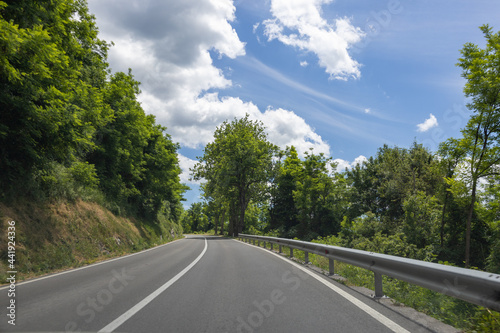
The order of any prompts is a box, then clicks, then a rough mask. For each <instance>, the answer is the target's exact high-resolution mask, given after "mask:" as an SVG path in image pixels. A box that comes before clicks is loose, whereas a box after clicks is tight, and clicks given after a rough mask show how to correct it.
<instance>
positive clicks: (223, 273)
mask: <svg viewBox="0 0 500 333" xmlns="http://www.w3.org/2000/svg"><path fill="white" fill-rule="evenodd" d="M6 293H7V289H6V288H5V287H4V288H2V289H0V294H1V295H2V297H1V300H0V306H1V309H2V311H1V317H0V332H244V333H252V332H356V333H358V332H405V331H407V332H429V330H427V329H426V328H424V327H422V326H420V325H419V324H416V323H414V322H413V321H411V320H409V319H407V318H405V317H403V316H401V315H400V314H398V313H395V312H393V311H392V310H390V309H388V308H386V307H385V306H383V305H381V304H378V303H377V302H375V301H373V300H371V299H369V298H367V297H365V296H363V295H360V294H358V293H356V292H354V291H352V290H350V289H349V288H346V287H345V286H343V285H339V284H337V283H334V282H332V281H331V280H330V279H327V278H325V277H323V276H321V275H319V274H317V273H315V272H313V271H310V270H308V269H307V268H304V267H302V266H300V265H298V264H296V263H294V262H293V261H290V260H288V259H286V258H283V257H281V256H279V255H277V254H274V253H272V252H271V251H269V250H264V249H261V248H257V247H254V246H251V245H248V244H244V243H242V242H239V241H235V240H231V239H226V238H219V237H202V236H191V237H188V238H186V239H183V240H179V241H175V242H172V243H169V244H166V245H163V246H160V247H156V248H154V249H151V250H148V251H144V252H141V253H137V254H134V255H131V256H126V257H122V258H120V259H117V260H110V261H107V262H103V263H101V264H97V265H91V266H87V267H85V268H83V269H78V270H72V271H67V272H65V273H63V274H57V275H53V276H49V277H47V278H44V279H35V280H31V281H28V282H27V283H21V284H19V285H17V288H16V297H15V300H16V325H15V326H12V325H10V324H8V320H9V318H8V317H7V312H6V308H7V306H8V302H7V297H5V296H6Z"/></svg>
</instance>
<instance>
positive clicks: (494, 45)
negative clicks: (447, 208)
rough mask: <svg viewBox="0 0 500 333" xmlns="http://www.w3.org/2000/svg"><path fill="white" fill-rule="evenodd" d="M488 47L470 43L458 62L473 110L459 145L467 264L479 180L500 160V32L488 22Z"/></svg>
mask: <svg viewBox="0 0 500 333" xmlns="http://www.w3.org/2000/svg"><path fill="white" fill-rule="evenodd" d="M481 31H482V32H483V34H484V36H485V38H486V47H485V48H484V49H481V48H479V47H478V46H477V45H475V44H473V43H467V44H465V45H464V47H463V49H462V50H461V54H462V57H461V58H460V59H459V62H458V64H457V65H458V66H459V67H461V68H462V76H463V77H464V78H465V79H466V80H467V82H466V84H465V87H464V93H465V96H466V97H469V98H470V99H471V101H470V102H469V103H468V104H467V107H468V108H469V109H470V110H471V111H472V112H473V114H472V116H471V118H470V119H469V121H468V123H467V125H466V127H465V128H464V129H463V130H462V135H463V137H462V138H461V139H460V140H456V141H455V144H456V149H458V150H460V151H464V152H465V154H466V161H465V162H466V163H467V164H468V169H469V172H468V175H467V179H466V182H467V183H468V186H469V190H470V203H469V209H468V214H467V222H466V236H465V266H466V267H469V265H470V248H471V229H472V218H473V214H474V208H475V204H476V199H477V187H478V183H479V180H480V179H481V178H484V177H488V176H492V175H495V174H498V173H499V171H500V170H499V163H500V32H498V33H496V34H494V33H493V32H492V29H491V28H490V27H489V26H488V25H484V26H481Z"/></svg>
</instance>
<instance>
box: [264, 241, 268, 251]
mask: <svg viewBox="0 0 500 333" xmlns="http://www.w3.org/2000/svg"><path fill="white" fill-rule="evenodd" d="M264 248H265V249H267V244H266V241H264Z"/></svg>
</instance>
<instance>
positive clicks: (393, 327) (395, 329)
mask: <svg viewBox="0 0 500 333" xmlns="http://www.w3.org/2000/svg"><path fill="white" fill-rule="evenodd" d="M238 242H240V243H243V244H245V245H248V246H253V247H257V248H258V249H261V250H263V251H266V253H269V254H272V255H275V256H276V257H278V258H280V259H281V260H284V261H286V262H287V263H289V264H290V265H293V266H295V267H296V268H298V269H300V270H301V271H303V272H305V273H307V274H309V275H310V276H312V277H313V278H315V279H316V280H318V281H319V282H321V283H323V284H324V285H325V286H327V287H328V288H330V289H331V290H333V291H334V292H336V293H337V294H339V295H340V296H342V297H344V298H345V299H346V300H348V301H349V302H351V303H352V304H354V305H356V306H357V307H358V308H360V309H361V310H363V311H364V312H366V313H367V314H369V315H370V316H372V317H373V318H374V319H376V320H377V321H379V322H380V323H381V324H383V325H384V326H386V327H387V328H389V329H390V330H391V331H393V332H397V333H410V332H409V331H408V330H406V329H404V328H403V327H401V326H399V325H398V324H396V323H395V322H394V321H392V320H390V319H389V318H387V317H386V316H384V315H383V314H381V313H380V312H378V311H377V310H375V309H372V308H371V307H370V306H368V305H366V304H365V303H363V302H361V301H360V300H359V299H357V298H356V297H354V296H352V295H350V294H349V293H347V292H345V291H344V290H342V289H340V288H339V287H337V286H336V285H334V284H333V283H332V282H330V281H327V280H325V279H323V278H321V277H319V276H318V275H316V274H314V273H312V272H310V271H309V270H307V269H305V268H304V267H303V266H302V265H299V264H297V263H295V262H293V261H290V260H288V259H286V258H284V257H283V256H281V255H279V254H277V253H274V252H272V251H270V250H266V249H264V248H262V247H258V246H255V245H251V244H248V243H245V242H241V241H238Z"/></svg>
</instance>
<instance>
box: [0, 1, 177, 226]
mask: <svg viewBox="0 0 500 333" xmlns="http://www.w3.org/2000/svg"><path fill="white" fill-rule="evenodd" d="M0 43H1V44H0V49H1V52H0V110H1V112H0V170H1V173H0V188H1V189H2V191H1V193H0V200H1V201H3V202H7V203H13V202H16V201H32V200H36V201H43V200H49V201H50V200H55V199H65V200H76V199H82V200H87V201H99V202H100V203H102V204H103V205H104V206H105V207H107V208H109V209H110V210H111V211H113V212H114V213H115V214H118V215H131V216H135V217H138V220H139V221H143V222H144V223H149V224H151V225H153V226H156V227H161V226H162V224H165V223H167V222H168V223H174V224H178V222H179V220H180V217H181V214H182V212H183V208H182V205H181V200H182V194H183V192H184V191H185V189H186V188H185V186H184V185H182V184H181V183H180V179H179V174H180V172H181V170H180V168H179V164H178V160H177V149H178V145H177V144H175V143H174V142H172V140H171V138H170V136H169V135H168V134H167V133H166V128H165V127H163V126H160V125H159V124H157V123H156V122H155V118H154V116H152V115H146V114H145V112H144V110H143V109H142V107H141V105H140V104H139V102H138V101H137V96H138V94H139V93H140V90H139V82H137V81H136V80H135V79H134V77H133V75H132V73H131V71H130V70H129V72H128V73H122V72H117V73H114V74H111V69H110V67H109V65H108V63H107V52H108V49H109V47H110V46H111V45H110V44H108V43H106V42H105V41H103V40H100V39H99V38H98V28H97V26H96V23H95V18H94V16H93V15H91V14H90V13H89V12H88V8H87V4H86V2H85V1H82V0H56V1H54V0H37V1H31V0H6V1H1V2H0Z"/></svg>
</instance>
